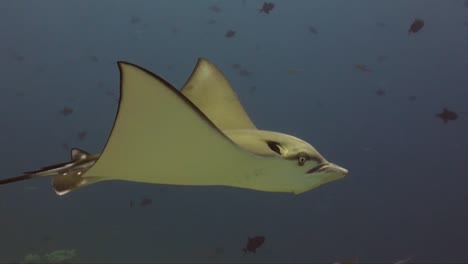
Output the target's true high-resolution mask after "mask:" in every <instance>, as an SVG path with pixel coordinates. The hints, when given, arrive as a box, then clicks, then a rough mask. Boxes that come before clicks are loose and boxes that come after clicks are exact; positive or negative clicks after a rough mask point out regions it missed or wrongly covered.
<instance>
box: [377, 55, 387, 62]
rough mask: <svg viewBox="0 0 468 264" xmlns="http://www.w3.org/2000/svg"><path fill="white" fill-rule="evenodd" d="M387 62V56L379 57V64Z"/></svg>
mask: <svg viewBox="0 0 468 264" xmlns="http://www.w3.org/2000/svg"><path fill="white" fill-rule="evenodd" d="M386 60H387V56H385V55H380V56H378V57H377V62H384V61H386Z"/></svg>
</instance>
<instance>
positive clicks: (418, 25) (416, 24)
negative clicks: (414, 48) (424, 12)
mask: <svg viewBox="0 0 468 264" xmlns="http://www.w3.org/2000/svg"><path fill="white" fill-rule="evenodd" d="M423 27H424V21H423V20H422V19H418V18H416V19H415V20H414V21H413V23H412V24H411V26H410V28H409V29H408V34H411V33H417V32H418V31H420V30H421V29H422V28H423Z"/></svg>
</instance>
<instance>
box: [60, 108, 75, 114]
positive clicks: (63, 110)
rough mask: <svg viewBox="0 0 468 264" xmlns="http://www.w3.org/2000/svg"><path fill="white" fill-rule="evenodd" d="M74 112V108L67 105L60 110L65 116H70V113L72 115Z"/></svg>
mask: <svg viewBox="0 0 468 264" xmlns="http://www.w3.org/2000/svg"><path fill="white" fill-rule="evenodd" d="M72 113H73V109H71V108H69V107H66V106H65V107H64V108H63V109H62V110H60V114H62V115H63V116H68V115H71V114H72Z"/></svg>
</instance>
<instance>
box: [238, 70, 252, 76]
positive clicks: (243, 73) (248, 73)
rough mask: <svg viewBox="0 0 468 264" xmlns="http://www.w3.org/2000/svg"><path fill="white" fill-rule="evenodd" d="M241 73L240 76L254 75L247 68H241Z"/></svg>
mask: <svg viewBox="0 0 468 264" xmlns="http://www.w3.org/2000/svg"><path fill="white" fill-rule="evenodd" d="M239 75H240V76H244V77H247V76H250V75H252V72H250V71H248V70H246V69H241V70H240V71H239Z"/></svg>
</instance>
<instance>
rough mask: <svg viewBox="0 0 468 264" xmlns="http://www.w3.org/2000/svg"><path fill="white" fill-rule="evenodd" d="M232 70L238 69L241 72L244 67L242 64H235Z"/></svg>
mask: <svg viewBox="0 0 468 264" xmlns="http://www.w3.org/2000/svg"><path fill="white" fill-rule="evenodd" d="M232 68H234V69H236V70H240V69H241V68H242V66H241V65H240V64H237V63H234V64H233V65H232Z"/></svg>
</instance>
